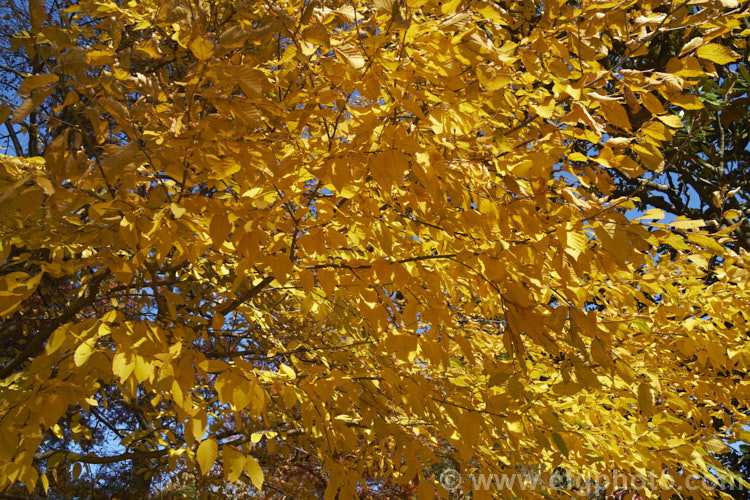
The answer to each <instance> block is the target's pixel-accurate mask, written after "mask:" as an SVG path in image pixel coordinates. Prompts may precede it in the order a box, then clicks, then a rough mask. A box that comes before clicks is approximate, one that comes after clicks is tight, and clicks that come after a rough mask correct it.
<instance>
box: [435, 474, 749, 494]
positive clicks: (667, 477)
mask: <svg viewBox="0 0 750 500" xmlns="http://www.w3.org/2000/svg"><path fill="white" fill-rule="evenodd" d="M439 480H440V484H441V485H442V486H443V487H445V489H447V490H448V491H453V492H456V491H463V490H466V489H467V488H468V489H470V490H474V491H487V490H493V491H511V490H515V491H519V490H520V491H544V490H558V491H563V490H564V491H567V492H572V493H578V494H580V495H590V494H591V493H592V492H594V491H607V492H616V491H641V490H643V489H648V490H650V491H652V492H653V491H659V490H675V491H678V492H690V491H697V490H700V489H704V490H722V491H735V490H740V489H747V486H748V485H747V484H743V483H740V482H738V481H725V480H722V479H720V478H715V480H714V482H707V481H706V480H704V479H702V478H699V477H696V476H692V475H684V476H683V475H678V474H675V475H672V474H669V473H648V474H625V473H622V472H619V471H613V472H611V473H601V474H598V475H595V476H583V475H571V474H567V473H564V472H559V471H556V472H553V473H551V474H548V475H545V474H542V473H540V472H539V471H534V470H532V471H530V472H529V471H527V472H508V473H477V474H470V475H468V476H465V475H462V474H461V473H459V472H458V471H456V470H454V469H446V470H444V471H443V472H442V473H441V474H440V477H439Z"/></svg>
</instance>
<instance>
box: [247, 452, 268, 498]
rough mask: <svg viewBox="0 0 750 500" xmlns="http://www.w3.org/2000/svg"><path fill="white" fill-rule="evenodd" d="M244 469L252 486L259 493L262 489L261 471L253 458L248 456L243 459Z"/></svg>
mask: <svg viewBox="0 0 750 500" xmlns="http://www.w3.org/2000/svg"><path fill="white" fill-rule="evenodd" d="M245 469H246V471H247V475H248V476H250V480H251V481H252V482H253V485H254V486H255V487H256V488H257V489H258V491H260V490H261V489H262V488H263V478H264V476H263V469H261V468H260V465H259V464H258V461H257V460H256V459H255V457H252V456H250V455H248V456H247V457H245Z"/></svg>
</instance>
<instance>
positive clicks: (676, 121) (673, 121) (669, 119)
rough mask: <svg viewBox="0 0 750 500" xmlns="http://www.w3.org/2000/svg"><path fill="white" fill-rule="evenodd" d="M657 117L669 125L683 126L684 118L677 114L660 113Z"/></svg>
mask: <svg viewBox="0 0 750 500" xmlns="http://www.w3.org/2000/svg"><path fill="white" fill-rule="evenodd" d="M657 118H658V119H659V120H660V121H661V122H662V123H664V124H665V125H666V126H668V127H672V128H681V127H682V120H680V117H679V116H677V115H671V114H667V115H659V116H657Z"/></svg>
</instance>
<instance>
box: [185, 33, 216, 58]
mask: <svg viewBox="0 0 750 500" xmlns="http://www.w3.org/2000/svg"><path fill="white" fill-rule="evenodd" d="M189 47H190V51H191V52H192V53H193V55H194V56H195V57H196V58H197V59H198V60H200V61H207V60H208V59H211V56H213V55H214V44H213V42H212V41H211V40H209V39H208V38H206V37H202V36H200V37H197V38H194V39H193V40H192V41H191V42H190V45H189Z"/></svg>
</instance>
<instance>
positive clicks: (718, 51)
mask: <svg viewBox="0 0 750 500" xmlns="http://www.w3.org/2000/svg"><path fill="white" fill-rule="evenodd" d="M695 53H696V55H697V56H698V57H700V58H701V59H706V60H708V61H711V62H713V63H716V64H730V63H733V62H734V61H736V60H737V59H738V57H739V56H738V55H737V54H735V53H734V52H733V51H732V50H731V49H730V48H729V47H725V46H723V45H719V44H718V43H707V44H706V45H701V46H700V47H698V50H696V51H695Z"/></svg>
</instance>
